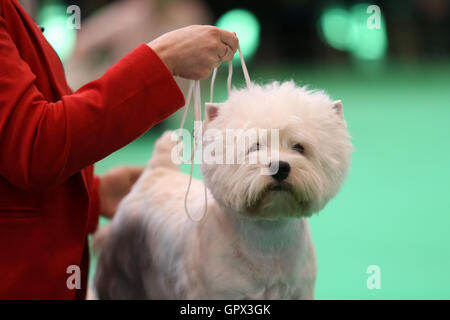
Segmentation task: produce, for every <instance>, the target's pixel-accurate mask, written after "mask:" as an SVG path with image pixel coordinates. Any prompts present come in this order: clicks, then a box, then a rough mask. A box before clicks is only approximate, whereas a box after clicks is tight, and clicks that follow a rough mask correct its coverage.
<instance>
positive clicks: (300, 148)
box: [292, 143, 305, 154]
mask: <svg viewBox="0 0 450 320" xmlns="http://www.w3.org/2000/svg"><path fill="white" fill-rule="evenodd" d="M292 149H294V150H295V151H297V152H300V153H301V154H303V153H305V148H304V147H303V146H302V145H301V144H300V143H297V144H296V145H294V146H293V147H292Z"/></svg>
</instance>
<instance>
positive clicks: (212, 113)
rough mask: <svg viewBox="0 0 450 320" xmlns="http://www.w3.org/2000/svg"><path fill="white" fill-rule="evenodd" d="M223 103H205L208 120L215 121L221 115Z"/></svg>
mask: <svg viewBox="0 0 450 320" xmlns="http://www.w3.org/2000/svg"><path fill="white" fill-rule="evenodd" d="M222 104H223V103H217V102H205V107H206V120H207V121H213V120H214V119H215V118H216V117H217V116H218V115H219V109H220V107H221V106H222Z"/></svg>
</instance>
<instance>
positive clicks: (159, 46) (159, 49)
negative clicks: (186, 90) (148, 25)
mask: <svg viewBox="0 0 450 320" xmlns="http://www.w3.org/2000/svg"><path fill="white" fill-rule="evenodd" d="M147 45H148V46H149V47H150V48H151V49H152V50H153V51H154V52H155V53H156V54H157V55H158V57H159V58H160V59H161V61H162V62H163V63H164V64H165V65H166V67H167V69H168V70H169V71H170V73H171V74H172V75H174V70H173V63H172V58H171V56H170V53H169V50H168V48H167V46H166V45H164V44H163V43H161V42H160V41H158V39H156V40H153V41H151V42H149V43H147Z"/></svg>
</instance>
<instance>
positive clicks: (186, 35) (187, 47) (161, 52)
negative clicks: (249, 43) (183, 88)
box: [148, 25, 239, 80]
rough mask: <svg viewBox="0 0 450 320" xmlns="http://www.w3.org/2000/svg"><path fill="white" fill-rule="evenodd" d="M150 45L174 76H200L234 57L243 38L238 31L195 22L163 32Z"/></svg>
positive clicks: (201, 77) (190, 77)
mask: <svg viewBox="0 0 450 320" xmlns="http://www.w3.org/2000/svg"><path fill="white" fill-rule="evenodd" d="M148 46H150V48H152V49H153V51H155V52H156V54H157V55H158V56H159V57H160V58H161V60H162V61H163V62H164V63H165V65H166V66H167V68H168V69H169V70H170V72H171V73H172V74H173V75H174V76H180V77H183V78H187V79H194V80H199V79H204V78H207V77H208V76H209V74H210V73H211V71H212V69H213V68H215V67H218V66H219V65H220V63H221V62H222V61H230V60H231V59H233V56H234V54H235V52H236V50H237V48H238V46H239V40H238V38H237V37H236V34H235V33H232V32H228V31H225V30H222V29H219V28H217V27H213V26H195V25H194V26H189V27H185V28H181V29H178V30H175V31H172V32H168V33H166V34H163V35H162V36H160V37H159V38H157V39H155V40H153V41H151V42H150V43H148Z"/></svg>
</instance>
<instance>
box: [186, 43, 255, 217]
mask: <svg viewBox="0 0 450 320" xmlns="http://www.w3.org/2000/svg"><path fill="white" fill-rule="evenodd" d="M238 51H239V56H240V60H241V67H242V72H243V74H244V78H245V83H246V84H247V87H250V86H251V80H250V76H249V74H248V70H247V66H246V65H245V61H244V56H243V55H242V51H241V47H240V46H239V47H238ZM216 76H217V67H216V68H214V70H213V73H212V76H211V85H210V94H209V102H213V99H214V83H215V81H216ZM232 77H233V63H232V61H231V60H230V61H229V62H228V78H227V89H228V95H230V93H231V80H232ZM192 96H193V97H194V116H195V121H198V122H201V121H202V108H201V105H202V103H201V94H200V81H199V80H191V81H190V85H189V91H188V95H187V98H186V105H185V107H184V112H183V117H182V119H181V123H180V129H179V134H178V140H179V139H180V136H181V130H182V129H183V126H184V123H185V121H186V116H187V113H188V110H189V106H190V104H191V99H192ZM204 114H205V122H206V121H207V119H206V105H205V106H204ZM194 129H195V128H194ZM200 138H201V145H202V146H203V134H202V135H201V137H200ZM198 139H199V137H197V136H196V134H195V130H194V134H193V137H192V150H191V152H192V153H191V167H190V173H189V183H188V186H187V189H186V194H185V196H184V210H185V212H186V215H187V216H188V217H189V219H190V220H191V221H193V222H200V221H201V220H202V219H203V218H204V217H205V216H206V213H207V210H208V190H207V188H206V184H205V183H203V185H204V187H205V189H204V194H205V206H204V208H203V215H202V216H201V217H200V219H197V220H196V219H194V218H193V217H192V215H191V214H190V212H189V208H188V197H189V191H190V190H191V185H192V176H193V173H194V157H195V152H196V147H197V145H198V143H197V141H198ZM181 161H182V162H183V163H186V162H184V161H183V159H181Z"/></svg>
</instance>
